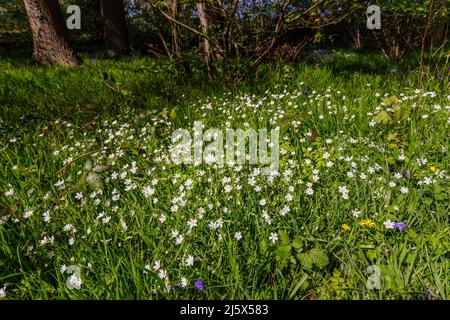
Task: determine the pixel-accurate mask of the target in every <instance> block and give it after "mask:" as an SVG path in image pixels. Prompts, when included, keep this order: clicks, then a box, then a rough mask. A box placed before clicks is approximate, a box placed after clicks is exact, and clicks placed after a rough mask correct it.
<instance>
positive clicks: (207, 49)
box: [197, 2, 212, 65]
mask: <svg viewBox="0 0 450 320" xmlns="http://www.w3.org/2000/svg"><path fill="white" fill-rule="evenodd" d="M197 11H198V15H199V18H200V25H201V27H202V32H203V33H204V34H208V33H209V21H208V17H207V15H206V9H205V5H204V4H203V3H201V2H200V3H197ZM200 46H201V49H202V51H203V54H204V59H205V62H206V63H207V64H208V65H209V62H210V61H211V58H212V52H211V44H210V43H209V40H208V39H205V38H203V39H202V43H201V44H200Z"/></svg>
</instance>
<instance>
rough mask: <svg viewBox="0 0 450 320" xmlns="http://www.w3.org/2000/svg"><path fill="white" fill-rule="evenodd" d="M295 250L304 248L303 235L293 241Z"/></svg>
mask: <svg viewBox="0 0 450 320" xmlns="http://www.w3.org/2000/svg"><path fill="white" fill-rule="evenodd" d="M291 245H292V247H293V248H294V249H295V250H300V249H302V248H303V238H302V237H301V236H297V237H295V239H294V241H292V243H291Z"/></svg>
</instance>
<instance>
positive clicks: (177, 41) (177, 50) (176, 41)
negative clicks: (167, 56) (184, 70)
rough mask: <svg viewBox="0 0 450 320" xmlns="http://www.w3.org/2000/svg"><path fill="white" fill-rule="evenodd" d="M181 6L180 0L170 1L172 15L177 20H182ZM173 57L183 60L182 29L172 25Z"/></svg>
mask: <svg viewBox="0 0 450 320" xmlns="http://www.w3.org/2000/svg"><path fill="white" fill-rule="evenodd" d="M179 6H180V4H179V2H178V0H169V7H170V11H171V12H170V14H171V16H172V17H173V18H174V19H175V20H177V21H178V20H179V19H180V10H179V9H180V8H179ZM171 25H172V26H171V27H172V55H175V57H177V58H178V59H181V58H182V51H181V38H180V27H179V26H178V25H177V24H175V23H172V24H171Z"/></svg>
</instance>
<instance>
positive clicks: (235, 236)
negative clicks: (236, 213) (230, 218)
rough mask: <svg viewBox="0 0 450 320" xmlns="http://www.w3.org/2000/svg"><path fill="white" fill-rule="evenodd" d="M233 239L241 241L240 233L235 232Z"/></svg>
mask: <svg viewBox="0 0 450 320" xmlns="http://www.w3.org/2000/svg"><path fill="white" fill-rule="evenodd" d="M234 238H235V239H236V240H237V241H239V240H241V239H242V233H240V232H239V231H238V232H236V233H235V234H234Z"/></svg>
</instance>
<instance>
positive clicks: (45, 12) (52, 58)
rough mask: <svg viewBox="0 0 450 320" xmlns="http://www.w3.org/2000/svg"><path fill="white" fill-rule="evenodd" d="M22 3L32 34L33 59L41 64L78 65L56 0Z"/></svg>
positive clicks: (29, 0)
mask: <svg viewBox="0 0 450 320" xmlns="http://www.w3.org/2000/svg"><path fill="white" fill-rule="evenodd" d="M24 5H25V9H26V12H27V16H28V21H29V24H30V28H31V32H32V36H33V60H34V61H35V62H37V63H39V64H43V65H62V66H75V65H78V64H79V61H78V59H77V58H76V56H75V53H74V51H73V50H72V48H71V47H70V45H69V41H68V37H67V32H66V26H65V23H64V18H63V16H62V13H61V8H60V7H59V3H58V0H24Z"/></svg>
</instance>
